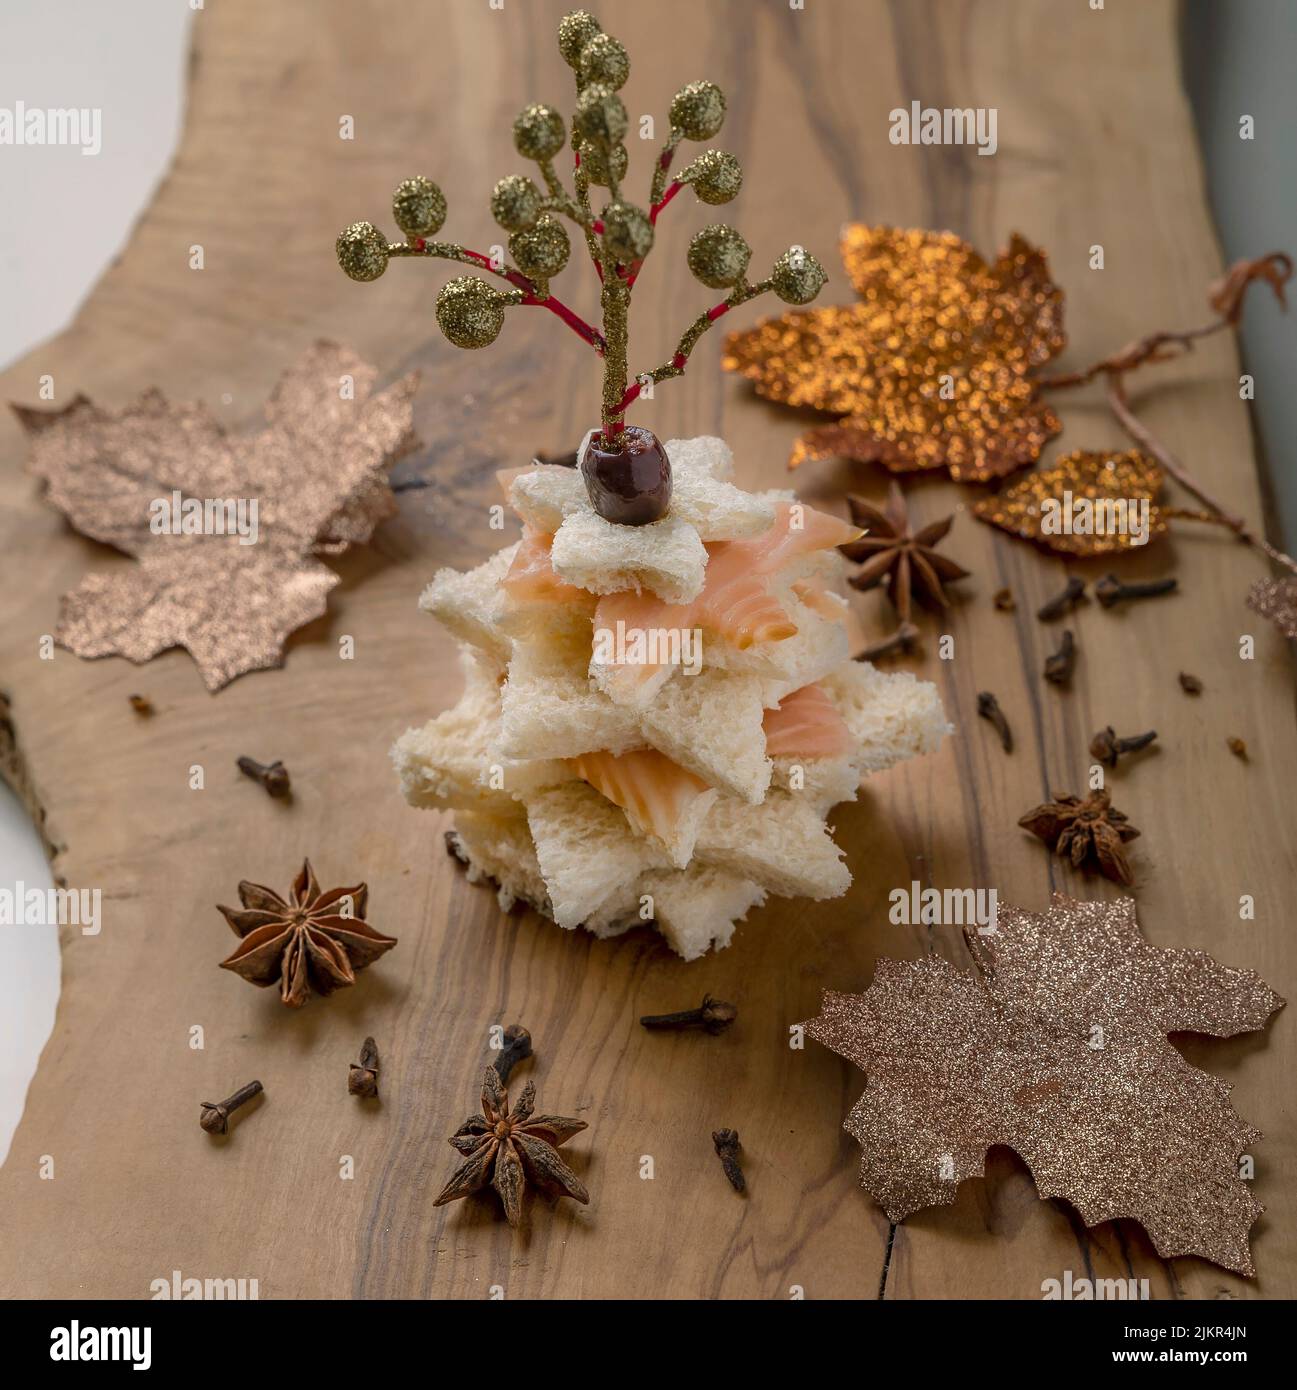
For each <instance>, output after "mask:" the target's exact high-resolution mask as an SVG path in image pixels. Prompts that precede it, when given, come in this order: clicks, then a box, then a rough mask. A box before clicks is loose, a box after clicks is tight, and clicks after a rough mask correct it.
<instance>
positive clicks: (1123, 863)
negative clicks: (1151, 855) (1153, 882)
mask: <svg viewBox="0 0 1297 1390" xmlns="http://www.w3.org/2000/svg"><path fill="white" fill-rule="evenodd" d="M1018 824H1019V825H1020V826H1022V828H1023V829H1024V830H1030V831H1031V833H1032V834H1033V835H1038V836H1039V837H1040V838H1041V839H1042V840H1044V842H1045V843H1046V844H1047V845H1048V846H1049V847H1050V848H1051V849H1052V850H1053V851H1054V853H1055V854H1058V855H1061V856H1062V857H1063V858H1064V859H1071V861H1072V867H1073V868H1077V869H1079V868H1081V867H1082V865H1084V864H1085V863H1086V862H1087V861H1088V860H1091V859H1093V860H1094V861H1095V863H1097V865H1098V867H1099V871H1100V872H1101V873H1102V874H1103V875H1104V876H1105V877H1106V878H1110V879H1112V880H1114V881H1115V882H1117V883H1120V884H1121V885H1122V886H1123V887H1124V888H1129V887H1130V885H1131V884H1132V883H1133V882H1134V877H1133V875H1132V874H1131V872H1130V863H1129V861H1128V860H1127V859H1126V842H1127V841H1128V840H1134V839H1136V838H1138V836H1139V831H1138V830H1136V829H1135V827H1134V826H1133V825H1131V824H1130V822H1129V821H1128V820H1127V819H1126V817H1125V815H1123V814H1122V812H1120V811H1118V810H1117V809H1116V808H1115V807H1114V806H1113V805H1112V799H1111V797H1110V796H1109V795H1108V793H1107V791H1097V792H1091V793H1090V795H1089V796H1087V797H1086V798H1085V800H1084V801H1082V800H1081V798H1080V797H1077V796H1064V795H1061V794H1060V793H1059V792H1055V793H1054V799H1053V801H1047V802H1045V804H1044V805H1043V806H1037V807H1036V809H1035V810H1034V811H1028V812H1027V814H1026V815H1025V816H1023V817H1022V818H1021V819H1020V820H1019V821H1018Z"/></svg>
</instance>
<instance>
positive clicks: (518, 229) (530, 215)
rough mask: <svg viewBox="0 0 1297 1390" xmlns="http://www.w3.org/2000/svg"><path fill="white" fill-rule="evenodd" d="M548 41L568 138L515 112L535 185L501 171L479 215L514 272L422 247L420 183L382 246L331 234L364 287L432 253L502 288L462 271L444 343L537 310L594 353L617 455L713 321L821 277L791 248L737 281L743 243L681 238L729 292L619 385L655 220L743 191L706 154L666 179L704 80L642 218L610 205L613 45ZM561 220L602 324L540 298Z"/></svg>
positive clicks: (443, 247) (704, 235) (706, 120)
mask: <svg viewBox="0 0 1297 1390" xmlns="http://www.w3.org/2000/svg"><path fill="white" fill-rule="evenodd" d="M558 46H559V51H560V52H561V53H562V55H563V58H564V60H565V61H566V62H567V64H568V65H569V66H570V67H571V68H572V69H573V71H574V73H575V75H576V92H577V98H576V106H575V109H574V111H573V114H572V119H571V126H570V132H569V129H568V127H567V126H566V125H565V123H564V120H563V117H562V116H561V115H560V113H559V112H558V111H557V110H555V109H554V107H552V106H546V105H541V104H533V105H530V106H527V107H525V108H524V109H523V111H522V112H521V113H520V114H519V116H518V118H517V120H516V121H515V122H514V126H513V139H514V148H515V149H516V150H517V151H518V153H519V154H520V155H522V156H523V157H524V158H526V159H530V160H533V161H534V162H535V163H536V165H537V167H538V169H539V173H540V183H539V184H538V183H537V182H536V181H535V180H534V179H532V178H529V177H528V176H526V175H524V174H510V175H509V176H508V177H506V178H503V179H501V180H500V181H499V183H497V184H496V185H495V188H494V190H493V191H492V194H491V213H492V216H493V217H494V218H495V220H496V221H497V222H498V223H499V224H500V226H501V227H503V228H504V229H505V230H506V231H507V232H508V233H509V254H510V255H511V256H512V258H513V262H514V264H508V263H505V262H502V261H500V260H492V258H491V257H489V256H486V255H483V254H482V253H481V252H479V251H471V250H469V249H467V248H466V247H464V246H461V245H459V244H458V243H456V242H445V241H431V240H429V238H431V237H433V236H435V235H436V234H437V232H439V231H440V230H441V227H442V224H443V223H444V222H445V220H446V199H445V197H444V196H443V195H442V192H441V190H440V189H439V188H438V187H437V185H436V184H435V183H433V182H432V180H431V179H427V178H424V177H418V178H412V179H406V180H405V181H404V182H403V183H402V184H401V185H400V186H399V187H398V188H397V190H396V193H395V195H394V197H393V200H392V213H393V216H394V217H395V219H396V223H397V226H398V227H399V228H400V229H401V231H402V232H403V233H404V234H405V237H406V240H405V241H404V242H394V243H389V242H388V240H387V238H386V237H385V236H383V234H382V233H381V232H380V231H379V230H378V228H377V227H375V226H374V225H373V223H371V222H355V223H353V224H352V225H351V226H350V227H348V228H347V229H346V230H345V231H344V232H343V233H342V235H341V236H339V237H338V240H337V252H338V262H339V264H340V265H341V266H342V269H343V270H344V271H345V272H346V273H347V274H348V275H349V276H350V277H351V278H352V279H353V280H376V279H377V278H378V277H379V276H380V275H381V274H382V273H383V272H384V270H386V269H387V263H388V261H389V260H390V259H392V258H393V257H396V256H425V257H427V256H431V257H434V258H438V259H441V260H449V261H458V262H461V263H463V264H466V265H472V266H474V267H476V268H478V269H480V270H485V271H488V272H490V273H491V274H493V275H495V276H497V277H499V278H500V279H502V280H504V281H506V282H507V283H508V285H509V286H510V288H509V289H497V288H495V287H494V286H492V285H491V284H489V283H488V282H487V281H486V280H484V279H482V278H481V277H480V276H478V275H461V276H457V277H456V278H455V279H453V280H450V281H448V282H447V283H446V284H445V285H443V286H442V288H441V291H440V293H439V294H438V296H437V323H438V325H439V327H440V328H441V331H442V332H443V333H444V334H445V335H446V337H447V338H449V339H450V341H451V342H452V343H454V344H455V345H456V346H457V347H462V348H481V347H487V346H489V345H490V344H491V343H493V342H494V341H495V339H496V337H497V335H498V334H499V332H500V329H501V327H502V326H503V324H504V311H505V310H506V309H508V308H512V307H514V306H515V305H533V304H535V305H542V306H543V307H545V308H547V309H549V310H550V311H551V312H552V313H554V314H556V315H557V316H558V317H559V318H560V319H562V320H563V322H564V323H566V324H567V325H568V326H569V327H570V328H572V329H573V330H574V331H575V332H576V333H577V334H578V335H579V336H580V337H581V338H582V339H583V340H584V341H585V342H587V343H588V344H590V346H591V347H593V348H594V350H595V351H596V352H597V353H598V354H599V355H600V356H601V357H602V358H603V363H604V380H603V408H602V431H601V437H602V442H603V445H604V446H605V448H608V449H612V450H616V449H618V448H621V447H624V446H623V432H624V431H625V429H626V425H625V413H626V410H627V407H629V406H630V405H631V403H632V402H633V401H635V400H636V399H637V398H638V397H639V395H640V394H641V392H642V391H643V389H644V388H645V387H646V386H647V385H649V384H650V383H656V382H659V381H666V380H668V379H670V378H671V377H676V376H680V375H681V374H682V373H683V372H684V370H685V366H686V364H687V363H688V361H689V356H690V354H691V353H692V352H693V350H694V347H695V346H696V345H697V343H698V340H699V339H700V338H701V337H702V335H703V334H704V333H705V332H706V331H707V330H708V329H709V328H710V327H711V326H712V324H713V323H715V322H716V321H717V319H719V318H721V317H722V316H723V315H724V314H726V313H728V312H729V311H730V310H731V309H733V308H734V307H736V306H737V305H739V304H743V303H746V302H747V301H748V300H749V299H753V298H755V297H756V296H757V295H760V294H764V293H766V292H767V291H773V292H774V293H775V294H776V295H778V296H779V298H780V299H781V300H783V301H784V303H786V304H808V303H809V302H810V301H811V300H812V299H814V298H815V296H816V295H817V294H818V293H819V291H820V289H821V287H822V286H823V285H824V283H825V280H826V278H827V277H826V276H825V274H824V270H823V269H822V267H821V266H820V263H819V261H817V260H816V259H815V257H814V256H812V255H811V254H810V253H809V252H807V251H805V250H803V249H802V248H801V247H800V246H793V247H791V248H790V249H789V250H788V251H786V252H784V254H783V255H782V256H780V257H779V259H778V260H777V261H776V262H775V265H774V267H773V269H772V270H771V272H770V274H769V275H768V276H767V277H766V278H765V279H763V280H759V281H756V282H752V281H749V280H748V278H747V272H748V262H749V260H750V258H751V254H752V253H751V250H750V248H749V247H748V244H747V242H746V241H745V240H744V238H743V237H742V236H741V235H740V234H739V232H737V231H736V230H735V229H734V228H733V227H730V226H726V225H725V224H723V223H716V224H714V225H712V226H709V227H704V228H703V229H702V231H700V232H699V233H698V234H697V235H696V236H695V237H694V238H693V239H692V240H691V242H690V244H689V250H688V264H689V269H690V271H691V272H692V273H693V275H694V276H695V277H696V278H697V279H698V280H700V281H701V282H702V283H703V284H704V285H706V286H708V287H709V288H711V289H725V290H728V291H729V293H728V294H727V295H726V297H725V298H724V299H723V300H722V301H721V302H720V303H719V304H716V305H714V306H713V307H712V308H710V309H708V310H707V311H706V312H705V313H702V314H700V315H699V316H698V317H697V318H696V319H695V320H694V321H693V322H692V323H691V324H690V325H689V327H688V328H687V329H686V330H685V332H684V334H683V335H682V336H681V338H680V341H679V343H678V344H677V345H676V350H675V352H674V353H672V355H671V356H670V357H669V358H668V359H667V360H666V361H665V362H663V363H662V364H661V365H660V366H658V367H655V368H654V369H653V370H652V371H647V372H642V373H640V374H639V375H638V376H636V377H635V379H634V381H633V382H631V381H630V380H629V378H628V370H627V328H628V318H629V311H630V300H631V292H632V289H633V288H634V285H635V282H636V280H637V278H638V277H639V273H640V270H641V268H642V266H643V264H644V259H645V257H646V256H647V255H648V253H649V251H650V250H651V249H652V247H653V243H654V236H655V226H656V223H657V219H658V216H659V214H660V213H661V212H662V210H663V209H664V208H665V207H666V206H667V205H668V204H669V203H670V202H671V200H672V199H673V198H674V197H675V196H676V195H677V194H678V193H679V192H680V190H681V189H682V188H684V187H685V186H686V185H687V186H689V187H691V188H692V189H693V190H694V192H695V194H696V195H697V196H698V198H699V199H700V201H702V202H704V203H708V204H712V205H718V204H722V203H728V202H729V201H730V199H731V198H733V197H734V196H735V194H737V193H738V191H739V189H740V187H741V186H742V183H743V171H742V169H741V167H740V166H739V162H738V160H737V159H735V157H734V156H733V155H732V154H728V153H726V152H725V151H723V150H717V149H707V150H704V151H703V152H702V153H701V154H699V155H698V156H697V157H696V158H695V159H694V160H692V161H691V162H690V163H689V164H687V165H686V166H685V167H684V168H683V169H681V170H680V171H679V173H677V174H675V175H674V176H672V175H671V172H670V170H671V163H672V160H673V158H674V155H675V151H676V148H677V146H678V145H680V144H681V142H682V141H685V140H694V141H707V140H710V139H711V138H712V137H713V136H714V135H716V134H717V132H718V131H719V130H720V128H721V125H722V124H723V122H724V120H725V97H724V94H723V93H722V92H721V90H720V88H719V87H717V86H716V85H715V84H714V83H712V82H691V83H689V84H688V85H687V86H685V87H683V88H681V90H680V91H678V92H677V93H676V95H675V96H674V98H672V101H671V107H670V112H669V121H670V131H669V134H668V135H667V138H666V141H665V143H664V144H663V146H662V149H661V152H660V153H659V155H658V157H657V160H656V162H655V165H654V169H653V179H652V184H651V187H650V192H649V200H648V210H647V211H645V210H644V209H642V208H640V207H637V206H636V205H635V204H633V203H631V202H628V201H627V200H626V199H625V198H623V197H622V193H621V183H622V180H623V178H624V177H625V175H626V168H627V163H628V159H627V154H626V146H625V144H624V143H623V141H624V140H625V136H626V133H627V130H628V125H629V122H628V118H627V115H626V108H625V106H624V105H623V103H622V100H621V98H620V97H619V96H618V95H617V92H618V90H619V89H620V88H621V87H622V86H623V85H624V84H625V82H626V79H627V78H628V77H629V75H630V60H629V58H628V57H627V55H626V50H625V48H624V47H623V46H622V44H620V43H619V42H618V41H617V40H616V39H615V38H613V37H612V35H611V34H606V33H604V32H603V31H602V29H601V27H600V25H599V22H598V20H596V19H594V18H593V17H592V16H591V15H589V14H586V13H585V12H584V11H583V10H577V11H574V12H573V13H572V14H569V15H566V16H565V17H564V18H563V19H562V20H561V21H560V23H559V26H558ZM569 144H570V147H571V150H572V154H573V166H574V167H573V179H572V191H571V192H569V191H568V189H567V188H566V187H565V186H564V184H563V182H562V180H561V179H560V178H559V175H558V173H557V172H556V170H555V167H554V160H555V157H556V156H557V155H558V154H559V153H560V152H561V151H562V150H563V148H564V147H565V146H566V145H569ZM542 185H543V187H542ZM592 186H598V187H600V188H604V189H606V190H607V192H608V199H607V201H606V202H605V203H604V205H603V207H602V209H601V210H600V211H598V212H596V211H595V209H594V206H593V204H592V202H591V188H592ZM564 218H565V219H567V220H568V221H570V222H572V223H573V224H574V225H575V226H576V227H577V228H579V229H580V232H581V234H582V235H583V237H584V239H585V243H586V248H587V250H588V252H589V255H590V259H591V261H592V263H593V265H594V268H595V271H596V273H597V274H598V276H599V279H600V281H601V291H600V307H601V311H602V328H601V329H598V328H595V327H594V326H592V325H591V324H588V323H586V322H585V321H584V320H583V319H581V318H580V317H579V316H578V315H577V314H575V313H574V312H573V311H572V310H571V309H570V308H569V307H568V306H567V305H565V304H564V303H562V301H561V300H559V299H558V298H557V297H556V296H554V295H553V294H551V293H550V288H549V283H550V280H551V279H553V277H554V276H556V275H558V274H559V273H560V272H561V271H562V270H563V269H564V268H565V266H566V265H567V262H568V258H569V256H570V254H571V243H570V241H569V239H568V234H567V231H566V230H565V228H564V226H563V224H562V221H561V219H564ZM642 433H645V434H647V432H646V431H645V432H642Z"/></svg>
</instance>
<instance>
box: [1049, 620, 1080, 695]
mask: <svg viewBox="0 0 1297 1390" xmlns="http://www.w3.org/2000/svg"><path fill="white" fill-rule="evenodd" d="M1075 670H1076V638H1075V637H1073V636H1072V632H1071V629H1070V628H1069V629H1067V630H1066V631H1064V633H1063V641H1062V644H1061V645H1060V646H1059V649H1058V650H1057V651H1056V652H1054V653H1052V654H1051V655H1049V656H1047V657H1046V658H1045V679H1046V680H1047V681H1049V682H1050V683H1051V684H1052V685H1067V684H1069V683H1070V681H1071V679H1072V672H1073V671H1075Z"/></svg>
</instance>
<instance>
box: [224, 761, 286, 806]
mask: <svg viewBox="0 0 1297 1390" xmlns="http://www.w3.org/2000/svg"><path fill="white" fill-rule="evenodd" d="M238 763H239V771H240V772H242V773H245V774H246V775H247V776H249V777H251V778H252V780H253V781H254V782H260V783H261V785H262V786H263V787H265V789H266V790H267V791H268V792H269V793H270V795H271V796H275V797H283V796H287V795H288V794H289V792H291V791H292V789H293V785H292V783H291V782H290V781H289V778H288V769H287V768H286V767H285V766H284V765H283V763H281V762H280V761H279V759H278V758H276V759H275V761H274V762H273V763H259V762H258V761H257V760H256V758H249V757H246V756H245V757H241V758H239V760H238Z"/></svg>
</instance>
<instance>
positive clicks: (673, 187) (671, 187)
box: [649, 155, 684, 223]
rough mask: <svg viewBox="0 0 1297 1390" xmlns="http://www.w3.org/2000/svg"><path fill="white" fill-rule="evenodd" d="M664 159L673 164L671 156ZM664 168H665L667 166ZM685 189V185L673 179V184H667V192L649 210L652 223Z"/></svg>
mask: <svg viewBox="0 0 1297 1390" xmlns="http://www.w3.org/2000/svg"><path fill="white" fill-rule="evenodd" d="M663 159H664V160H665V161H666V163H667V164H669V163H670V162H671V157H670V155H663ZM663 167H665V165H664V166H663ZM683 187H684V184H682V183H681V182H680V180H679V179H672V180H671V182H670V183H669V184H667V189H666V192H665V193H664V194H663V195H662V196H661V198H659V199H658V201H657V202H656V203H654V204H653V206H652V207H651V208H649V221H650V222H653V223H656V222H657V220H658V213H660V212H661V211H662V209H663V208H664V207H666V205H667V204H668V203H669V202H670V201H671V199H672V198H674V197H675V196H676V194H677V193H679V192H680V190H681V189H682V188H683Z"/></svg>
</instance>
